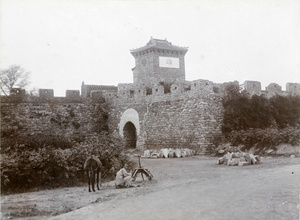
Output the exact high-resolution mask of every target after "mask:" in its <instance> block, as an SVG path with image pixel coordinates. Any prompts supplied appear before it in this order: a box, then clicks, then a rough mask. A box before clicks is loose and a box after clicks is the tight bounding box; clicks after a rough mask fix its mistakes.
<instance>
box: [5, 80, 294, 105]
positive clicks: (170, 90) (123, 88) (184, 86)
mask: <svg viewBox="0 0 300 220" xmlns="http://www.w3.org/2000/svg"><path fill="white" fill-rule="evenodd" d="M229 84H235V85H238V86H240V87H241V88H242V89H243V90H245V91H246V92H248V93H249V94H250V95H251V96H252V95H262V94H263V95H265V96H266V97H268V98H270V97H272V96H274V95H282V96H287V95H300V84H299V83H287V84H286V91H283V90H282V88H281V86H280V85H278V84H276V83H270V84H269V85H268V86H267V87H266V88H265V90H262V89H261V83H260V82H258V81H245V82H244V83H243V84H239V82H238V81H234V82H225V83H214V82H212V81H209V80H203V79H198V80H193V81H185V82H175V83H163V82H160V83H158V84H154V85H152V86H144V85H141V84H135V83H120V84H118V86H106V85H84V84H82V85H81V94H80V91H79V90H66V96H65V97H54V90H53V89H39V93H38V94H39V95H38V97H31V100H39V101H42V102H47V101H50V100H53V99H56V100H57V101H59V102H82V101H83V100H85V99H91V100H100V99H102V98H105V99H106V100H112V99H119V100H120V99H123V100H124V99H129V100H134V99H136V100H142V99H147V100H168V99H170V100H174V99H179V98H184V97H187V96H188V97H199V96H202V97H204V96H208V95H222V94H223V93H224V91H225V88H226V86H227V85H229ZM11 96H12V97H14V98H18V100H20V98H22V99H23V100H24V101H25V99H26V98H25V97H26V95H25V90H23V89H19V88H14V89H12V91H11ZM164 96H165V97H164ZM5 100H6V98H5V97H3V99H2V102H5Z"/></svg>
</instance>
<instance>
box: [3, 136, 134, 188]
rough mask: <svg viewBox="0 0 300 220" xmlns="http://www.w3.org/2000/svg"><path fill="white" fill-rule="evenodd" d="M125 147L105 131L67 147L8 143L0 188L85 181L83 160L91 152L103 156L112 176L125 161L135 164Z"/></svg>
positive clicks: (107, 174) (107, 175)
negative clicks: (127, 154)
mask: <svg viewBox="0 0 300 220" xmlns="http://www.w3.org/2000/svg"><path fill="white" fill-rule="evenodd" d="M123 150H124V147H123V144H122V141H121V140H120V139H119V138H118V137H117V136H116V135H113V134H106V133H102V134H100V135H98V136H95V137H92V138H88V139H86V140H85V141H84V142H82V143H76V144H75V145H74V146H72V147H70V148H64V149H62V148H59V147H58V148H54V147H53V146H51V145H41V147H40V148H36V147H32V148H30V147H27V146H26V145H25V144H21V143H18V144H17V145H16V144H15V145H14V146H13V147H6V148H5V150H4V153H3V154H2V160H1V189H2V190H1V192H2V193H7V192H16V191H26V190H28V189H31V188H35V187H42V188H48V187H58V186H71V185H78V184H79V183H81V182H82V181H85V178H84V172H83V164H84V161H85V160H86V158H87V157H88V156H90V155H92V154H94V155H98V156H100V159H101V161H102V163H103V167H102V170H101V172H102V177H103V178H107V179H110V178H113V177H114V176H115V173H116V172H117V171H118V170H119V169H120V168H121V167H122V166H123V165H124V164H125V163H127V164H129V166H130V167H133V165H134V163H133V162H131V161H130V160H129V158H128V157H127V156H126V155H125V154H123Z"/></svg>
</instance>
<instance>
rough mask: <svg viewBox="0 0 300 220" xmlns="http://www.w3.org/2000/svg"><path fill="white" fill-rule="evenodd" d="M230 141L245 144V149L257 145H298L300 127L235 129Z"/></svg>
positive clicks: (262, 146)
mask: <svg viewBox="0 0 300 220" xmlns="http://www.w3.org/2000/svg"><path fill="white" fill-rule="evenodd" d="M228 139H229V141H230V142H231V143H232V144H233V145H234V146H237V145H240V144H241V145H244V146H245V149H250V148H251V147H254V146H255V147H256V148H259V149H264V148H266V149H268V148H273V147H275V146H278V145H279V144H282V143H285V144H291V145H292V146H296V145H299V144H300V129H295V128H292V127H287V128H285V129H277V128H268V129H259V128H258V129H249V130H245V131H234V132H232V133H231V134H230V135H229V137H228Z"/></svg>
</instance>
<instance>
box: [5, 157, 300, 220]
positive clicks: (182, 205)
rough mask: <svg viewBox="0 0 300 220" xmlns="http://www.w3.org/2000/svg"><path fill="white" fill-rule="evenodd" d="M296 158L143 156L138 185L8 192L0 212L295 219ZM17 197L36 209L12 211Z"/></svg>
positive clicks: (78, 216)
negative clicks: (232, 162)
mask: <svg viewBox="0 0 300 220" xmlns="http://www.w3.org/2000/svg"><path fill="white" fill-rule="evenodd" d="M299 161H300V160H299V158H263V161H262V162H263V163H262V164H260V165H253V166H245V167H237V166H234V167H232V166H223V165H216V164H215V162H216V158H208V157H191V158H181V159H171V158H170V159H144V160H142V165H143V166H144V167H146V168H148V169H149V170H150V171H151V172H152V174H153V175H154V180H152V181H151V182H149V181H148V180H146V181H144V182H143V181H142V180H141V178H139V179H137V181H138V182H140V184H141V187H137V188H129V189H114V188H113V186H112V183H109V184H104V185H103V189H102V190H101V191H97V192H96V193H88V192H87V187H74V188H62V189H57V190H48V191H40V192H33V193H24V194H18V196H17V195H11V196H7V197H4V198H3V201H2V210H3V208H4V210H5V212H3V215H2V217H3V219H8V218H10V219H51V220H58V219H61V220H67V219H70V220H71V219H72V220H73V219H85V220H89V219H91V220H92V219H205V220H206V219H231V220H234V219H239V220H240V219H251V220H253V219H276V220H277V219H295V220H296V219H297V220H298V219H299V180H300V169H299V168H300V166H299ZM51 199H52V200H53V201H51ZM22 202H23V203H25V204H26V203H27V205H28V206H29V205H30V204H31V205H33V204H35V208H33V207H31V210H32V212H34V211H36V214H39V215H38V216H36V217H34V216H32V215H31V216H30V214H28V215H27V216H28V217H25V218H24V217H21V216H20V217H21V218H18V216H16V215H15V216H13V215H12V214H11V213H13V212H12V208H11V207H12V205H13V204H15V205H17V204H18V203H22ZM9 207H10V208H9ZM24 207H26V206H23V208H24ZM80 207H83V208H80ZM47 210H48V213H46V211H47ZM72 210H74V211H72ZM38 211H40V213H38ZM67 211H70V212H68V213H65V214H60V215H57V214H59V213H63V212H67ZM55 212H56V213H55ZM50 215H56V216H53V217H50Z"/></svg>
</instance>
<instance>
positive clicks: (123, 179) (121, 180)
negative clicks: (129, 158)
mask: <svg viewBox="0 0 300 220" xmlns="http://www.w3.org/2000/svg"><path fill="white" fill-rule="evenodd" d="M126 169H128V165H127V164H125V165H124V167H123V168H122V169H120V170H119V171H118V172H117V175H116V182H115V184H116V188H124V187H134V186H136V185H134V184H133V181H135V179H134V178H133V177H132V176H131V173H130V172H129V173H128V172H127V171H126Z"/></svg>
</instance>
